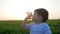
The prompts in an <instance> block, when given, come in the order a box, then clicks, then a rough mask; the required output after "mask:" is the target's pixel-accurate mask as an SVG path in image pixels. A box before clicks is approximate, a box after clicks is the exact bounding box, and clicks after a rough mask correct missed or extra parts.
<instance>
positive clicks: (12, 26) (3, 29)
mask: <svg viewBox="0 0 60 34" xmlns="http://www.w3.org/2000/svg"><path fill="white" fill-rule="evenodd" d="M30 22H31V21H28V23H30ZM47 23H48V24H49V26H50V28H51V31H52V34H60V20H48V21H47ZM21 24H22V20H20V21H18V20H10V21H0V34H29V30H28V29H23V28H22V27H21Z"/></svg>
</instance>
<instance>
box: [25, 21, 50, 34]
mask: <svg viewBox="0 0 60 34" xmlns="http://www.w3.org/2000/svg"><path fill="white" fill-rule="evenodd" d="M26 28H29V29H30V34H51V31H50V28H49V26H48V24H47V23H44V22H43V23H40V24H35V23H30V24H27V25H26Z"/></svg>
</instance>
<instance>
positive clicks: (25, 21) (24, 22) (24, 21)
mask: <svg viewBox="0 0 60 34" xmlns="http://www.w3.org/2000/svg"><path fill="white" fill-rule="evenodd" d="M26 25H27V18H25V19H24V20H23V23H22V27H23V28H26Z"/></svg>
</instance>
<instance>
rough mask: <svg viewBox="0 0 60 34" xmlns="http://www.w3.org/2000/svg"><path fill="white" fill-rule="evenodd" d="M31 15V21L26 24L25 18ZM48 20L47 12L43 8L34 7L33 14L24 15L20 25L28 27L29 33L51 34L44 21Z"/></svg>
mask: <svg viewBox="0 0 60 34" xmlns="http://www.w3.org/2000/svg"><path fill="white" fill-rule="evenodd" d="M31 17H32V23H30V24H27V20H28V19H30V18H31ZM47 20H48V12H47V10H46V9H44V8H40V9H36V10H35V11H34V15H30V16H28V17H26V18H25V19H24V21H23V24H22V27H23V28H28V29H30V34H51V31H50V28H49V26H48V24H47V23H46V21H47Z"/></svg>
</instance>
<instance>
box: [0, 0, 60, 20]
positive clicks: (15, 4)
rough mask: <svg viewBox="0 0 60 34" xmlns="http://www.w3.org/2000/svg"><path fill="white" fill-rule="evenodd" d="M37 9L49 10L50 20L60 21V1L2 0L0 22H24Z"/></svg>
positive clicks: (0, 0)
mask: <svg viewBox="0 0 60 34" xmlns="http://www.w3.org/2000/svg"><path fill="white" fill-rule="evenodd" d="M37 8H45V9H47V10H48V12H49V19H60V0H0V20H23V19H24V18H25V16H26V12H32V13H33V12H34V10H35V9H37Z"/></svg>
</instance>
